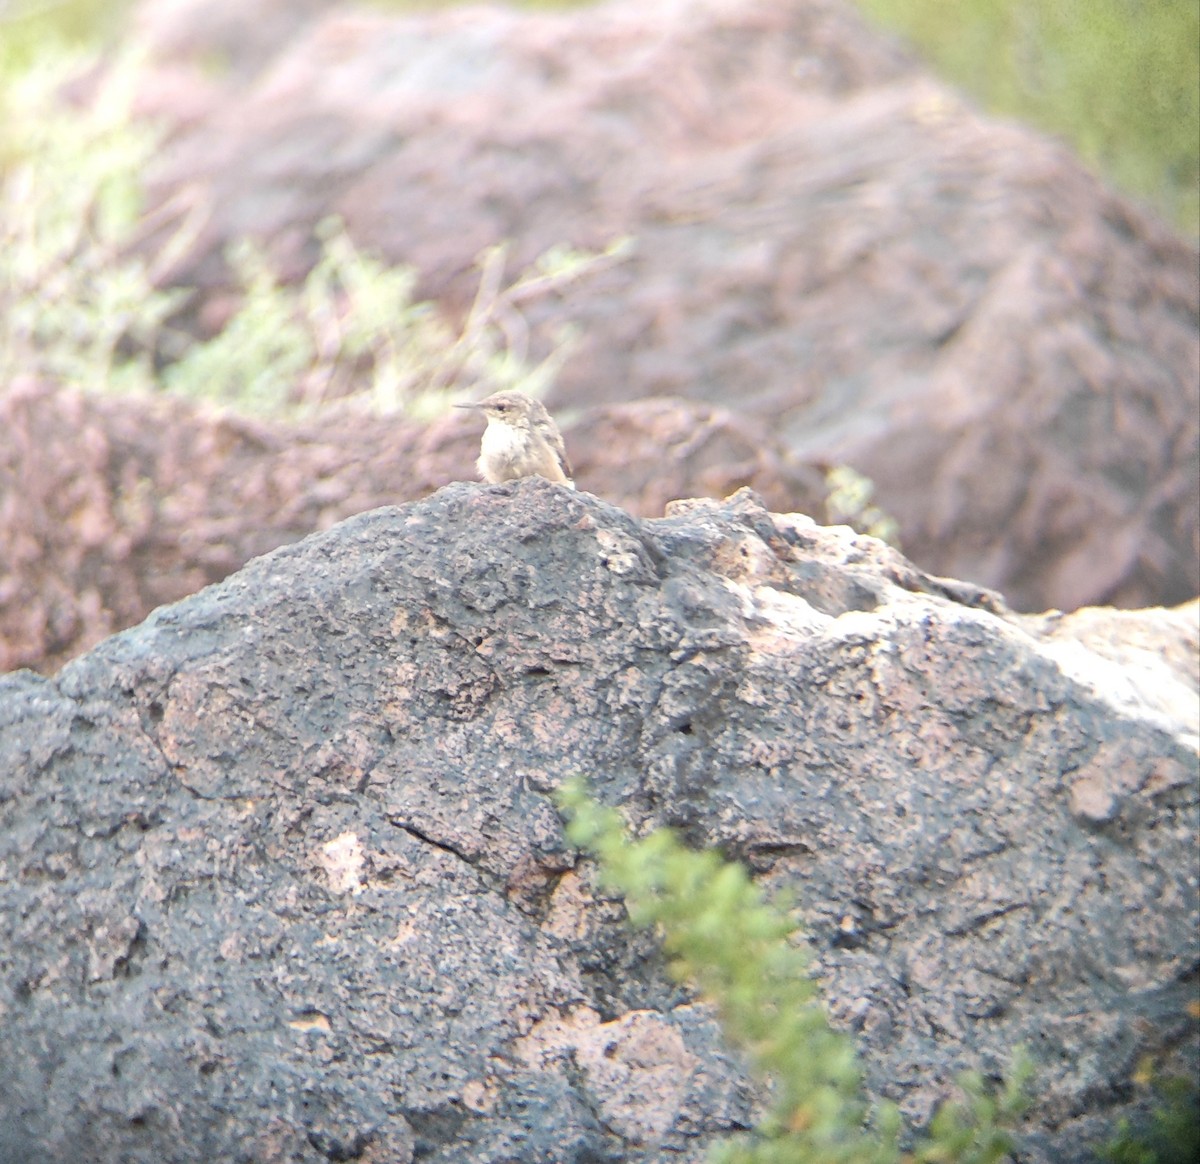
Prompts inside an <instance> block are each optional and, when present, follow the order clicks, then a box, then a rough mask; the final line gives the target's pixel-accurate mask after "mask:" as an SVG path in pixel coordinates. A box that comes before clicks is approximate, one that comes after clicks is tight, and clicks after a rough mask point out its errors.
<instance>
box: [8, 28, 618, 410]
mask: <svg viewBox="0 0 1200 1164" xmlns="http://www.w3.org/2000/svg"><path fill="white" fill-rule="evenodd" d="M95 68H96V63H95V61H94V60H92V59H89V58H87V57H86V56H83V55H79V54H70V53H66V52H64V51H62V50H59V51H55V52H52V51H45V52H43V53H41V54H39V55H37V56H36V58H21V62H20V64H19V66H12V67H9V68H8V69H6V70H3V71H0V385H3V384H6V383H8V382H10V381H11V380H12V379H13V378H14V377H15V376H16V375H18V374H23V375H26V376H30V377H33V378H37V379H45V380H48V381H51V382H55V383H59V384H65V385H69V386H75V387H80V388H85V389H88V390H92V391H108V392H131V391H153V390H158V389H159V387H160V386H163V387H165V388H166V389H167V390H168V391H172V392H175V393H178V394H180V395H184V396H188V397H192V398H197V399H205V400H209V401H213V402H216V403H219V404H222V405H227V406H230V407H232V408H235V409H237V410H240V411H246V412H257V413H266V414H270V415H282V414H284V413H289V412H296V411H302V410H303V411H311V410H314V409H319V408H322V407H326V406H328V405H331V404H333V403H335V402H343V403H349V404H351V405H353V406H356V407H361V408H367V409H370V410H371V411H374V412H377V413H386V412H392V411H396V410H401V409H403V410H407V411H409V412H413V413H416V414H419V415H423V416H429V415H432V414H434V413H436V412H438V411H441V410H443V409H444V408H445V407H447V405H448V402H449V401H451V400H452V399H455V398H461V397H462V396H463V395H464V394H466V393H468V392H476V391H477V390H478V389H479V388H480V387H481V386H486V388H487V390H489V391H494V390H498V389H501V388H521V389H523V390H524V391H526V392H529V393H531V394H533V395H537V394H539V393H541V392H543V391H544V390H545V389H546V387H547V386H548V384H549V383H550V381H551V380H552V378H553V376H554V375H555V374H556V372H557V370H558V368H559V367H560V366H561V364H562V362H563V360H564V359H565V358H566V356H567V354H568V353H569V351H570V348H571V343H572V339H573V333H572V331H571V329H570V328H564V329H562V330H561V331H560V334H559V335H558V336H557V338H556V340H555V342H554V343H553V344H552V345H551V350H550V352H549V354H548V355H547V356H546V357H545V358H544V359H541V360H540V361H534V360H532V359H531V358H530V355H529V352H528V349H527V343H526V341H527V334H528V332H527V328H526V327H525V324H524V319H523V316H522V310H523V308H524V307H525V306H526V305H527V304H528V303H529V302H530V301H531V300H533V299H535V298H537V297H538V296H545V295H552V294H556V293H558V292H560V291H562V290H563V289H564V288H565V287H567V286H568V285H569V284H571V283H572V282H574V281H575V280H577V279H580V278H582V277H584V276H585V275H587V274H590V273H592V272H594V271H595V270H596V269H597V268H598V267H599V266H602V265H605V264H608V263H610V262H616V261H619V260H620V258H621V257H622V256H623V255H624V254H625V253H627V250H628V248H629V244H628V242H627V240H620V241H618V242H615V243H614V244H613V245H612V246H611V247H609V248H608V249H607V250H606V251H604V252H603V253H602V254H593V253H585V252H581V251H574V250H571V249H569V248H566V247H556V248H553V249H552V250H550V251H548V252H547V253H546V254H544V255H543V256H542V257H541V258H540V259H538V260H537V262H536V263H535V264H534V265H533V266H532V267H531V268H530V269H529V270H527V271H525V272H523V273H521V274H519V275H518V276H517V277H516V278H515V279H512V280H511V281H509V282H507V283H506V281H505V280H506V273H505V268H506V261H507V253H508V252H507V248H506V247H505V246H498V247H493V248H491V249H490V250H488V251H487V252H485V253H484V255H483V256H481V258H480V261H479V289H478V294H477V295H476V298H475V302H474V304H473V306H472V308H471V310H470V312H469V313H468V315H467V318H466V320H465V321H464V322H463V324H462V326H461V328H459V329H454V328H452V327H451V326H450V325H449V323H448V322H447V321H446V320H445V318H443V317H442V316H441V315H440V314H439V312H438V311H437V309H436V308H435V306H434V305H433V304H430V303H424V302H418V301H416V300H415V298H414V294H413V292H414V288H415V284H416V276H415V274H414V272H413V271H411V270H410V269H408V268H404V267H392V266H388V265H387V264H385V263H383V262H381V261H379V260H378V259H375V258H373V257H371V256H369V255H367V254H364V253H363V252H361V251H360V250H358V249H357V248H356V247H355V246H354V244H353V243H352V242H351V240H350V238H349V237H348V236H347V234H346V233H345V231H344V230H343V229H342V227H341V225H340V223H338V222H337V221H336V220H333V219H331V220H328V221H326V222H324V223H321V224H320V225H319V227H318V228H317V233H318V237H319V240H320V243H321V248H322V249H321V254H320V258H319V260H318V262H317V264H316V265H315V267H314V268H313V270H312V271H311V272H310V274H309V275H308V277H307V278H306V279H305V280H304V282H303V283H302V284H300V285H298V286H292V285H287V284H284V283H282V282H281V281H280V280H279V278H278V276H277V275H276V273H275V271H274V270H273V269H272V266H271V264H270V262H269V260H268V259H267V257H266V255H265V254H264V253H263V251H262V250H261V249H260V248H259V247H257V246H255V245H254V244H252V243H251V242H249V241H246V240H242V241H239V242H237V243H235V244H233V245H232V246H231V247H230V248H229V252H228V255H227V258H228V260H229V263H230V266H231V268H232V270H233V272H234V275H235V278H236V279H237V282H238V284H239V287H240V291H241V301H240V305H239V307H238V309H237V310H236V312H235V313H234V314H233V316H232V317H231V318H230V319H229V320H228V322H227V323H226V325H225V326H224V327H223V328H222V329H221V331H220V332H218V333H217V334H216V335H215V336H213V337H211V338H209V339H206V340H203V341H199V340H197V339H196V338H195V337H193V336H191V335H189V334H187V333H184V332H181V331H179V330H177V329H175V328H173V327H172V320H173V319H174V318H176V317H177V315H178V314H179V312H180V311H181V309H182V308H183V307H184V305H185V304H186V303H187V301H188V299H189V298H190V296H191V292H190V291H189V290H188V289H186V288H163V287H162V286H161V285H160V284H161V283H162V281H163V278H164V275H165V273H166V272H167V271H169V270H170V269H171V266H172V264H173V262H174V261H175V260H176V259H177V258H178V256H179V255H180V254H181V253H182V252H183V251H185V250H186V248H187V247H188V246H189V245H190V244H191V242H192V241H193V240H194V237H195V233H196V230H197V229H198V224H199V222H200V221H201V219H202V218H203V207H202V206H199V205H197V204H196V203H195V202H194V201H189V198H188V196H187V195H180V196H178V197H177V198H176V199H174V200H172V201H169V202H167V203H166V204H165V205H163V206H161V207H159V208H157V209H156V211H155V212H154V214H153V215H152V216H151V217H150V218H148V219H147V218H146V217H145V216H144V213H143V211H144V208H143V204H142V193H141V185H140V178H141V175H142V173H143V172H144V170H145V169H146V167H147V166H148V165H149V164H150V162H151V160H152V158H153V156H154V154H155V151H156V149H157V148H158V145H159V142H160V139H161V135H160V134H159V133H158V131H156V130H155V128H154V127H152V126H147V125H144V124H142V123H140V122H138V121H136V120H135V119H134V118H133V117H132V116H131V103H132V95H133V92H134V89H135V86H136V83H137V62H136V60H134V59H133V58H132V57H127V58H125V59H122V60H120V61H118V62H117V63H116V64H114V65H113V66H111V67H110V68H107V69H106V70H104V71H103V74H102V77H103V79H102V80H101V81H100V82H99V83H98V84H97V85H96V89H95V92H94V93H91V94H89V97H88V99H87V100H86V101H82V102H79V103H77V104H76V103H73V102H71V101H70V100H68V99H67V98H66V97H65V96H64V93H65V92H67V90H68V88H69V83H70V82H72V81H73V80H77V79H78V78H79V77H80V76H81V75H82V74H84V73H86V72H87V71H89V70H95ZM159 364H161V365H162V368H161V371H160V370H159V368H158V367H157V365H159Z"/></svg>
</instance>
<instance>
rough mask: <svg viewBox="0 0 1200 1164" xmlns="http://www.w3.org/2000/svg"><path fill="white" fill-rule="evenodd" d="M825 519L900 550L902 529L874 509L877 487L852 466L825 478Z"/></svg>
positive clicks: (875, 506) (832, 471)
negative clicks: (873, 499) (897, 547)
mask: <svg viewBox="0 0 1200 1164" xmlns="http://www.w3.org/2000/svg"><path fill="white" fill-rule="evenodd" d="M825 487H826V488H827V489H828V490H829V492H828V493H827V494H826V497H825V516H826V519H827V520H828V522H829V524H830V525H848V526H851V527H853V528H854V529H856V530H858V532H859V533H865V534H870V535H871V537H874V538H879V539H880V541H884V542H888V543H889V544H890V545H893V546H899V544H900V526H899V523H898V522H897V521H896V519H895V518H894V517H892V516H891V514H889V513H886V512H885V511H884V510H882V509H880V508H879V506H877V505H875V504H874V503H873V502H872V500H871V498H872V497H874V495H875V483H874V482H873V481H872V480H871V479H870V478H869V477H864V476H863V475H862V474H861V473H859V472H858V471H857V470H856V469H852V468H851V467H850V466H849V465H836V466H834V468H832V469H830V470H829V471H828V472H827V473H826V474H825Z"/></svg>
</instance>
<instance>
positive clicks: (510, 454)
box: [455, 392, 575, 489]
mask: <svg viewBox="0 0 1200 1164" xmlns="http://www.w3.org/2000/svg"><path fill="white" fill-rule="evenodd" d="M455 407H456V408H476V409H478V410H479V411H480V412H482V413H483V414H484V416H486V417H487V428H485V429H484V430H483V441H482V444H481V445H480V449H479V460H478V461H476V462H475V464H476V467H477V468H478V469H479V475H480V476H481V477H482V478H483V479H484V480H485V481H486V482H487V483H488V484H489V485H498V484H499V483H500V482H501V481H515V480H516V479H517V478H518V477H545V478H546V480H547V481H555V482H557V483H558V484H560V485H566V486H568V487H569V488H571V489H574V488H575V482H574V481H572V480H571V464H570V462H569V461H568V460H567V450H566V449H565V448H564V447H563V439H562V434H561V433H559V431H558V425H556V424H555V423H554V421H553V420H551V419H550V414H549V413H548V412H547V411H546V409H545V406H544V405H543V404H542V403H541V401H539V400H534V399H533V398H532V397H531V396H526V395H525V393H524V392H496V393H494V394H493V395H491V396H488V397H487V398H486V399H484V400H480V401H479V402H478V403H477V404H457V405H455Z"/></svg>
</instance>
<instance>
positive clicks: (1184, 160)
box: [859, 0, 1200, 234]
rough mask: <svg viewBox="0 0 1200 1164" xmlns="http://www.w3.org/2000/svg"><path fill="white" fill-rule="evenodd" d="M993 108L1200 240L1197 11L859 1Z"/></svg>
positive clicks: (1022, 1)
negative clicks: (1034, 129) (1060, 144)
mask: <svg viewBox="0 0 1200 1164" xmlns="http://www.w3.org/2000/svg"><path fill="white" fill-rule="evenodd" d="M859 4H860V6H861V7H862V8H864V9H865V10H866V11H867V12H868V13H870V14H871V15H872V16H874V17H875V18H876V19H878V20H879V21H880V22H881V23H883V24H886V25H888V26H890V27H892V28H894V29H897V30H898V31H900V32H902V33H904V34H905V35H906V36H907V37H908V38H909V39H911V40H912V41H913V43H914V44H915V45H916V46H917V48H918V49H920V50H921V52H922V53H924V55H926V56H927V57H928V58H929V59H930V61H931V62H932V63H933V64H934V65H935V66H936V67H937V68H938V70H939V71H940V72H941V73H942V74H943V75H944V76H946V77H947V78H948V79H949V80H951V81H953V82H954V83H956V84H959V85H961V86H962V87H963V88H964V89H965V90H967V91H968V92H970V93H973V94H974V95H975V96H976V97H978V98H979V99H980V100H981V101H982V102H983V103H984V104H985V105H986V106H987V107H988V108H989V109H991V110H993V111H995V112H999V113H1004V114H1009V115H1015V116H1017V117H1020V118H1022V119H1024V120H1026V121H1029V122H1031V123H1032V124H1034V125H1036V126H1038V127H1039V128H1041V129H1043V130H1045V131H1047V132H1049V133H1055V134H1061V135H1062V136H1063V137H1064V138H1066V139H1067V140H1068V141H1070V142H1071V143H1072V145H1073V146H1074V147H1075V149H1076V150H1077V151H1078V152H1079V153H1080V154H1081V155H1082V157H1083V158H1084V160H1085V161H1087V162H1089V163H1091V164H1092V165H1094V166H1096V167H1097V168H1098V169H1100V170H1102V171H1104V172H1105V173H1107V174H1109V175H1110V176H1111V177H1112V179H1113V180H1114V181H1115V182H1116V183H1117V184H1118V185H1119V186H1122V187H1123V188H1124V189H1126V190H1127V191H1129V192H1130V193H1132V194H1136V195H1140V196H1141V197H1144V198H1147V199H1150V200H1151V201H1153V202H1154V203H1155V204H1157V205H1158V206H1159V208H1160V209H1161V210H1162V211H1163V212H1164V213H1165V214H1167V216H1168V217H1170V218H1171V219H1173V220H1174V221H1175V222H1176V224H1177V225H1178V226H1179V227H1181V228H1182V229H1183V230H1185V231H1188V232H1190V233H1192V234H1195V233H1196V231H1197V230H1200V4H1197V2H1196V0H1154V2H1153V3H1149V4H1147V3H1144V2H1143V0H951V2H948V0H859Z"/></svg>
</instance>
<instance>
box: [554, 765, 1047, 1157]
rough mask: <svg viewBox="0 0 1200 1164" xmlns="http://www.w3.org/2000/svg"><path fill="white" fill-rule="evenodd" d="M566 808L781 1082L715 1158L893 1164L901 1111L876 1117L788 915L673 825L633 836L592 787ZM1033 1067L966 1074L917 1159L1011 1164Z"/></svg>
mask: <svg viewBox="0 0 1200 1164" xmlns="http://www.w3.org/2000/svg"><path fill="white" fill-rule="evenodd" d="M558 803H559V806H560V808H561V809H562V810H563V812H564V813H565V815H566V816H567V818H568V821H569V824H568V828H567V835H568V837H569V838H570V840H571V841H572V843H573V844H575V845H578V846H579V847H580V848H582V849H586V850H588V851H589V852H591V853H593V854H595V856H596V858H597V862H598V869H599V880H600V884H601V886H603V887H605V888H607V889H609V890H612V891H614V892H616V893H619V894H620V895H621V896H623V897H624V899H625V906H626V909H627V910H628V913H629V918H630V921H632V922H633V923H634V924H635V925H638V926H656V927H657V928H658V930H659V933H660V934H661V937H662V944H663V949H664V951H665V952H666V954H667V957H668V960H669V965H670V969H671V972H672V974H673V975H674V976H675V977H676V978H677V979H679V980H681V981H688V982H690V983H692V984H693V985H694V987H695V989H696V990H697V991H698V993H699V995H700V997H701V998H703V999H704V1000H705V1001H707V1002H709V1003H711V1004H712V1006H713V1007H714V1008H715V1010H716V1013H717V1016H718V1018H719V1020H720V1023H721V1027H722V1030H723V1031H724V1032H725V1035H726V1037H727V1038H728V1039H729V1041H730V1042H731V1043H733V1044H734V1045H735V1046H738V1047H740V1048H741V1049H742V1050H743V1051H745V1052H746V1054H747V1057H748V1059H749V1061H750V1064H751V1066H752V1067H753V1069H754V1070H755V1071H756V1072H757V1073H758V1074H759V1075H761V1076H762V1077H764V1078H765V1079H767V1080H769V1081H770V1083H771V1086H772V1102H771V1107H770V1110H769V1112H768V1113H767V1115H766V1117H765V1118H764V1120H763V1121H762V1123H761V1125H760V1126H759V1127H758V1128H757V1129H756V1131H755V1133H754V1135H753V1136H750V1137H740V1138H736V1139H733V1140H731V1141H729V1142H727V1143H725V1144H723V1145H722V1146H721V1147H720V1148H718V1149H717V1150H716V1151H715V1153H714V1155H713V1160H714V1164H716V1162H720V1164H895V1162H896V1161H898V1160H899V1159H900V1148H899V1137H900V1132H901V1121H900V1115H899V1112H898V1110H897V1108H896V1107H895V1105H894V1104H889V1103H885V1104H880V1105H879V1106H878V1107H877V1108H876V1109H875V1110H874V1111H873V1112H869V1111H868V1105H867V1104H866V1102H865V1100H864V1098H863V1094H862V1078H861V1072H860V1069H859V1066H858V1061H857V1057H856V1054H855V1049H854V1043H853V1041H852V1040H851V1038H850V1037H849V1036H848V1035H844V1034H842V1033H840V1032H837V1031H835V1030H833V1029H832V1028H831V1027H830V1026H829V1023H828V1020H827V1019H826V1017H825V1011H824V1008H823V1006H822V1004H821V1000H820V997H819V992H818V988H817V985H816V983H815V982H814V981H813V980H812V978H811V977H810V976H809V973H808V966H809V963H810V961H811V955H810V953H809V950H808V947H807V946H806V945H805V944H804V943H803V941H801V940H800V939H799V938H798V936H797V927H796V924H795V922H793V921H792V919H791V918H790V917H789V916H788V913H787V911H786V910H784V909H782V908H781V907H780V906H779V905H777V904H772V903H770V902H768V901H766V900H765V899H764V898H763V895H762V893H761V891H760V890H759V888H758V887H757V886H756V885H755V884H754V882H753V881H751V879H750V877H749V876H748V875H747V873H746V871H745V870H744V869H743V868H742V867H741V866H740V865H736V864H730V863H728V862H726V861H724V860H722V859H721V857H720V856H719V855H718V854H716V853H714V852H692V851H690V850H688V849H687V848H685V847H684V846H683V845H681V844H680V843H679V841H678V840H676V838H675V837H674V836H673V834H671V833H670V832H669V831H668V830H665V829H660V830H658V831H656V832H653V833H651V834H650V835H649V836H647V837H645V838H643V839H641V840H637V841H633V840H630V838H629V837H628V835H627V833H626V830H625V828H624V825H623V823H622V821H621V818H620V816H619V815H618V814H617V813H616V812H615V811H614V810H613V809H609V808H604V807H601V806H600V805H598V804H597V803H596V802H595V801H594V800H593V799H591V798H590V797H589V796H588V795H587V792H586V790H585V788H584V785H583V783H582V782H581V781H571V782H568V783H567V784H565V785H564V786H563V787H562V788H561V789H560V791H559V794H558ZM1031 1073H1032V1068H1031V1064H1030V1062H1029V1060H1028V1059H1027V1058H1026V1056H1025V1055H1024V1054H1023V1053H1022V1052H1020V1051H1018V1052H1017V1053H1016V1055H1015V1056H1014V1062H1013V1067H1012V1069H1011V1072H1010V1075H1009V1079H1008V1081H1007V1082H1006V1084H1005V1085H1004V1087H1003V1089H1002V1090H1001V1092H1000V1093H999V1094H998V1095H995V1094H992V1093H991V1092H989V1091H988V1089H987V1088H985V1086H984V1084H983V1081H982V1079H980V1078H979V1077H978V1076H977V1075H972V1074H968V1075H964V1076H963V1077H962V1078H961V1079H960V1081H959V1085H960V1089H961V1091H962V1096H963V1098H962V1099H961V1100H960V1101H959V1102H957V1103H951V1104H946V1105H944V1106H943V1107H942V1108H941V1109H940V1110H939V1111H938V1113H937V1115H936V1116H935V1117H934V1119H933V1121H932V1123H931V1125H930V1128H929V1133H928V1136H927V1138H926V1139H925V1140H923V1141H922V1142H921V1143H920V1144H919V1146H918V1147H917V1148H916V1149H915V1150H914V1152H913V1154H912V1155H911V1157H909V1158H910V1159H911V1160H913V1161H916V1162H921V1164H994V1162H995V1161H998V1160H1000V1159H1001V1158H1002V1157H1003V1156H1004V1155H1005V1154H1006V1153H1007V1152H1009V1150H1010V1149H1011V1147H1012V1143H1013V1141H1012V1138H1011V1136H1010V1134H1009V1132H1008V1131H1007V1130H1006V1127H1007V1126H1008V1125H1011V1124H1012V1123H1013V1122H1014V1121H1015V1120H1016V1119H1017V1118H1018V1116H1019V1115H1020V1114H1021V1112H1022V1111H1023V1110H1024V1108H1025V1106H1026V1095H1025V1093H1026V1087H1027V1084H1028V1082H1029V1079H1030V1077H1031Z"/></svg>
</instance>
